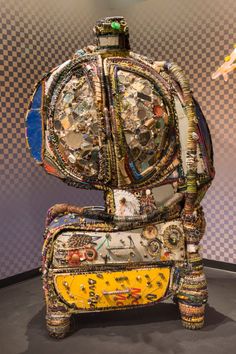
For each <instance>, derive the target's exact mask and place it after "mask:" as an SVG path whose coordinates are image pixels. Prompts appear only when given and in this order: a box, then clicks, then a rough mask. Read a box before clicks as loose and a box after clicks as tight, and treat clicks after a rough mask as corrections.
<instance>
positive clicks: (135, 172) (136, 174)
mask: <svg viewBox="0 0 236 354" xmlns="http://www.w3.org/2000/svg"><path fill="white" fill-rule="evenodd" d="M129 167H130V169H131V171H132V174H133V176H134V178H135V179H142V176H141V175H140V173H139V172H138V171H137V169H136V167H135V165H134V163H133V162H129Z"/></svg>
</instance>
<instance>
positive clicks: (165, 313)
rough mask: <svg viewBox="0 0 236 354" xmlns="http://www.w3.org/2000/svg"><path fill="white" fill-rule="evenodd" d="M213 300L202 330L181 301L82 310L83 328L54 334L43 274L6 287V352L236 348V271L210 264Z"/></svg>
mask: <svg viewBox="0 0 236 354" xmlns="http://www.w3.org/2000/svg"><path fill="white" fill-rule="evenodd" d="M206 273H207V278H208V286H209V304H208V306H207V311H206V325H205V327H204V328H203V329H202V330H200V331H189V330H186V329H184V328H182V327H181V322H180V320H179V314H178V310H177V307H176V305H174V304H172V303H160V304H159V305H158V306H153V307H149V308H146V309H138V310H130V311H126V312H125V311H124V312H123V311H122V312H120V311H118V312H110V313H109V312H106V313H99V314H92V313H91V314H83V315H80V318H79V319H78V320H79V328H78V329H77V331H76V332H75V333H73V334H72V335H71V336H70V337H68V338H65V339H63V340H59V341H58V340H55V339H51V338H50V337H49V336H48V335H47V332H46V329H45V322H44V311H45V308H44V303H43V294H42V290H41V280H40V278H39V277H38V278H34V279H30V280H27V281H24V282H22V283H18V284H15V285H11V286H9V287H7V288H3V289H0V353H1V354H23V353H30V354H38V353H39V354H54V353H57V354H62V353H63V354H67V353H68V354H69V353H70V354H74V353H78V354H93V353H94V354H99V353H103V354H118V353H119V354H120V353H122V354H123V353H125V354H131V353H132V354H141V353H142V354H151V353H165V354H172V353H181V354H184V353H186V354H190V353H191V354H195V353H197V354H208V353H209V354H211V353H212V354H213V353H214V354H218V353H222V354H223V353H224V354H228V353H232V354H233V353H236V273H232V272H226V271H221V270H215V269H210V268H206Z"/></svg>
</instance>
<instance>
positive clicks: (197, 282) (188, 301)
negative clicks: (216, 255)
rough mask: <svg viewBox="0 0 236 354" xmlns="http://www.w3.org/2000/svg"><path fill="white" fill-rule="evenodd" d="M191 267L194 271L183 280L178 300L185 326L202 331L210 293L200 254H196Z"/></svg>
mask: <svg viewBox="0 0 236 354" xmlns="http://www.w3.org/2000/svg"><path fill="white" fill-rule="evenodd" d="M194 264H195V265H194ZM191 266H192V270H191V271H189V272H188V273H187V274H186V275H185V276H183V278H182V284H181V286H180V289H179V291H178V294H177V299H178V304H179V310H180V315H181V319H182V324H183V326H184V327H186V328H188V329H200V328H202V327H203V325H204V314H205V304H206V302H207V297H208V292H207V283H206V278H205V274H204V271H203V265H202V259H201V257H200V256H199V255H198V254H195V256H194V262H190V267H191Z"/></svg>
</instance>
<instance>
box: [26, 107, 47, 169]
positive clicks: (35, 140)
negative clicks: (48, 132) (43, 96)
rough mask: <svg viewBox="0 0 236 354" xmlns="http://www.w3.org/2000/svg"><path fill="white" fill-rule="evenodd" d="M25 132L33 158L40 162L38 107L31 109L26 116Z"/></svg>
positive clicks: (40, 130)
mask: <svg viewBox="0 0 236 354" xmlns="http://www.w3.org/2000/svg"><path fill="white" fill-rule="evenodd" d="M26 129H27V130H26V134H27V139H28V143H29V146H30V150H31V154H32V156H33V158H34V159H35V160H36V161H38V162H42V156H41V151H42V135H43V134H42V117H41V113H40V110H39V109H31V110H30V111H29V113H28V116H27V118H26Z"/></svg>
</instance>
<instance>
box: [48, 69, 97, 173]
mask: <svg viewBox="0 0 236 354" xmlns="http://www.w3.org/2000/svg"><path fill="white" fill-rule="evenodd" d="M54 129H55V132H56V134H57V135H58V138H59V141H60V143H59V149H60V151H61V153H62V154H63V157H64V159H65V161H66V163H68V162H69V163H71V164H72V165H75V164H76V166H77V168H78V170H81V171H83V173H85V174H87V175H89V176H94V175H96V174H97V171H98V159H99V156H98V155H99V136H98V131H99V122H98V120H97V112H96V107H95V104H94V101H93V92H92V90H91V89H90V86H89V83H88V82H86V79H85V78H84V77H82V78H77V77H76V76H74V77H72V78H71V79H70V81H69V82H68V83H67V84H66V85H65V86H64V88H63V90H62V92H61V93H60V95H59V97H58V101H57V103H56V108H55V112H54Z"/></svg>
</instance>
